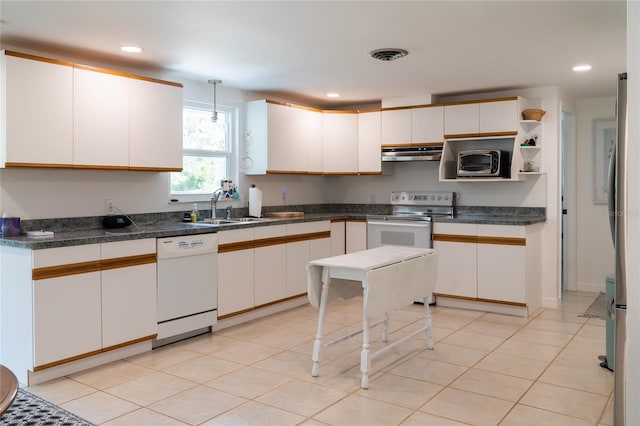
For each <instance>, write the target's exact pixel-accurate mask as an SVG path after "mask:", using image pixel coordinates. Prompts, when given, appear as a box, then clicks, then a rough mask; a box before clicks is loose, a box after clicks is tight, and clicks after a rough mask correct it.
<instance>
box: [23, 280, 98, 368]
mask: <svg viewBox="0 0 640 426" xmlns="http://www.w3.org/2000/svg"><path fill="white" fill-rule="evenodd" d="M100 312H101V302H100V272H90V273H86V274H76V275H68V276H64V277H58V278H49V279H43V280H37V281H34V284H33V314H34V319H33V320H34V327H33V333H34V363H35V366H36V367H37V366H43V365H46V364H48V363H51V362H55V361H60V360H64V359H67V358H71V357H74V356H77V355H84V354H88V353H91V352H94V351H97V350H100V349H101V348H102V333H101V315H100ZM25 337H27V336H25Z"/></svg>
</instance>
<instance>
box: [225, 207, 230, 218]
mask: <svg viewBox="0 0 640 426" xmlns="http://www.w3.org/2000/svg"><path fill="white" fill-rule="evenodd" d="M225 212H226V214H225V215H224V218H225V219H231V206H227V208H226V209H225Z"/></svg>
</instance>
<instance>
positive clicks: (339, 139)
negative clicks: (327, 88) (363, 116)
mask: <svg viewBox="0 0 640 426" xmlns="http://www.w3.org/2000/svg"><path fill="white" fill-rule="evenodd" d="M322 117H323V118H322V120H323V128H322V140H323V149H324V171H325V172H327V173H357V172H358V114H351V113H333V112H324V113H323V114H322Z"/></svg>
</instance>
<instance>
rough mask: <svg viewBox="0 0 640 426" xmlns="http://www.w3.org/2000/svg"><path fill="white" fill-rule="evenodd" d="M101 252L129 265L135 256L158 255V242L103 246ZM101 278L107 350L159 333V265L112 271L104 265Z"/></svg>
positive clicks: (151, 239) (129, 242) (104, 338)
mask: <svg viewBox="0 0 640 426" xmlns="http://www.w3.org/2000/svg"><path fill="white" fill-rule="evenodd" d="M100 249H101V258H102V259H103V260H106V259H122V262H121V264H125V263H127V261H128V260H130V259H132V257H133V256H138V255H153V254H155V252H156V241H155V239H154V238H146V239H142V240H132V241H117V242H111V243H103V244H101V247H100ZM127 258H128V259H127ZM116 263H117V261H114V266H117V264H116ZM101 279H102V346H103V347H104V348H108V347H110V346H114V345H117V344H120V343H125V342H131V341H133V340H136V339H140V338H145V337H149V336H152V335H154V334H156V333H157V322H158V321H157V303H156V300H157V294H156V263H155V262H153V263H146V264H140V265H133V266H127V267H114V268H112V269H104V266H103V270H102V272H101Z"/></svg>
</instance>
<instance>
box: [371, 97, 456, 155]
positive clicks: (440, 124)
mask: <svg viewBox="0 0 640 426" xmlns="http://www.w3.org/2000/svg"><path fill="white" fill-rule="evenodd" d="M381 133H382V145H386V146H389V145H418V144H429V143H442V142H443V141H444V107H443V106H442V105H433V106H420V107H417V106H416V107H401V108H396V109H388V110H383V111H382V126H381Z"/></svg>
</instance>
